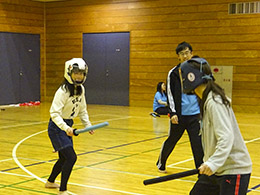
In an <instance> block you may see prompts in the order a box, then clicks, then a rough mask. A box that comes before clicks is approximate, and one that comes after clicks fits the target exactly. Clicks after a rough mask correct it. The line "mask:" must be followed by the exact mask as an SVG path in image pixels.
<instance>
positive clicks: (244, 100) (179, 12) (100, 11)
mask: <svg viewBox="0 0 260 195" xmlns="http://www.w3.org/2000/svg"><path fill="white" fill-rule="evenodd" d="M2 2H5V3H2ZM11 2H12V3H11ZM243 2H250V1H249V0H245V1H243ZM229 3H236V1H234V0H216V1H214V2H211V1H208V0H200V1H193V0H183V1H177V0H114V1H111V0H70V1H64V2H51V3H39V2H33V1H29V0H24V1H22V0H14V1H8V0H3V1H1V3H0V5H2V4H5V7H4V6H1V7H0V12H1V13H2V14H1V18H2V20H1V21H0V28H1V30H3V31H12V32H13V31H15V32H19V31H22V32H28V31H29V32H30V33H32V31H33V32H34V33H40V34H41V37H42V40H43V41H42V51H41V54H42V56H41V58H42V60H41V62H42V77H41V78H42V82H41V84H42V86H41V92H42V94H41V99H42V101H51V100H52V98H53V95H54V92H55V91H56V89H57V87H58V86H59V84H60V82H61V80H62V77H63V68H64V62H65V61H66V60H67V59H69V58H72V57H82V34H83V33H98V32H102V33H103V32H126V31H129V32H130V70H129V72H130V81H129V86H130V89H129V90H130V91H129V101H130V102H129V103H130V106H145V107H151V108H152V101H153V96H154V93H155V91H156V84H157V83H158V82H159V81H165V80H166V77H167V73H168V71H169V70H170V69H171V68H172V67H173V66H175V65H176V64H177V63H178V60H177V56H176V54H175V48H176V46H177V44H178V43H180V42H182V41H187V42H189V43H191V44H192V46H193V49H194V54H195V55H199V56H201V57H205V58H206V59H207V60H208V61H209V63H210V64H211V65H214V66H233V91H232V105H233V108H234V110H235V111H236V112H260V105H259V97H260V91H259V90H258V89H259V87H260V81H259V80H260V66H259V62H260V59H259V58H260V40H259V32H260V25H259V23H260V15H259V14H234V15H233V14H231V15H230V14H229V13H228V6H229ZM14 6H15V7H17V8H19V9H18V11H17V9H14ZM23 7H26V8H27V9H26V8H23ZM3 8H4V11H3ZM44 22H45V23H44ZM17 23H18V24H17ZM44 32H46V34H44ZM44 36H46V39H45V38H44ZM45 41H46V53H45V50H44V48H45V47H44V43H45ZM45 59H46V61H44V60H45Z"/></svg>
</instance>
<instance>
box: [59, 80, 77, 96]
mask: <svg viewBox="0 0 260 195" xmlns="http://www.w3.org/2000/svg"><path fill="white" fill-rule="evenodd" d="M60 87H61V88H63V89H65V91H66V92H67V91H69V92H70V97H71V96H74V95H81V94H82V87H81V85H76V86H75V85H73V84H70V83H69V82H68V81H67V79H64V80H63V82H62V83H61V85H60Z"/></svg>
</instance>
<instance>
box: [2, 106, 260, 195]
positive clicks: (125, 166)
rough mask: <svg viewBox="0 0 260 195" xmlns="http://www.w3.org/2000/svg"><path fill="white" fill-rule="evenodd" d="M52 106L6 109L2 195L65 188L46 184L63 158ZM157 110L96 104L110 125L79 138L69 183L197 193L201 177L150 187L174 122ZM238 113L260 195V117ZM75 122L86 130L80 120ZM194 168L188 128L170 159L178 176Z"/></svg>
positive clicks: (92, 193)
mask: <svg viewBox="0 0 260 195" xmlns="http://www.w3.org/2000/svg"><path fill="white" fill-rule="evenodd" d="M49 107H50V104H48V103H44V104H41V105H40V106H31V107H7V108H5V110H4V109H1V111H0V132H1V138H0V148H1V152H0V194H15V195H21V194H23V195H24V194H26V195H35V194H57V189H46V188H44V183H43V182H44V181H46V179H47V177H48V176H49V174H50V171H51V169H52V166H53V164H54V163H55V162H56V159H57V153H53V152H52V150H53V149H52V146H51V143H50V141H49V138H48V135H47V132H46V129H47V124H48V120H49ZM150 111H151V109H149V108H141V107H138V108H137V107H121V106H101V105H88V112H89V116H90V120H91V122H92V124H97V123H100V122H104V121H108V122H109V126H108V127H105V128H102V129H98V130H96V131H95V134H94V135H90V134H89V133H84V134H81V135H79V136H78V137H74V148H75V150H76V153H77V154H78V160H77V162H76V165H75V166H74V169H73V172H72V175H71V177H70V180H69V184H68V190H69V192H70V194H78V195H85V194H86V195H99V194H102V195H119V194H131V195H140V194H146V195H167V194H171V195H172V194H176V195H182V194H189V191H190V189H191V188H192V186H193V184H194V183H195V181H196V176H190V177H185V178H182V179H178V180H173V181H167V182H162V183H159V184H153V185H149V186H144V185H143V180H145V179H149V178H153V177H157V176H163V175H165V174H162V173H159V172H157V169H156V166H155V163H156V161H157V158H158V155H159V152H160V148H161V145H162V143H163V141H164V140H165V139H166V138H167V133H168V126H169V120H168V118H167V117H166V116H161V117H157V118H153V117H152V116H150V115H149V113H150ZM236 116H237V120H238V122H239V126H240V129H241V132H242V134H243V137H244V139H245V142H246V143H247V147H248V150H249V152H250V155H251V158H252V161H253V172H252V177H251V180H250V185H249V188H250V189H249V192H248V194H249V195H254V194H256V195H260V155H259V151H258V150H259V148H260V133H259V128H260V115H259V114H240V113H236ZM74 127H76V128H81V127H82V126H81V123H80V120H79V119H76V120H75V126H74ZM193 168H194V164H193V160H192V154H191V150H190V144H189V140H188V136H187V134H186V133H185V134H184V135H183V137H182V138H181V140H180V141H179V142H178V144H177V146H176V147H175V149H174V151H173V153H172V154H171V155H170V157H169V159H168V162H167V171H168V174H172V173H177V172H181V171H186V170H189V169H193ZM59 180H60V177H58V178H57V182H59Z"/></svg>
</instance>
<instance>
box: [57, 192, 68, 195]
mask: <svg viewBox="0 0 260 195" xmlns="http://www.w3.org/2000/svg"><path fill="white" fill-rule="evenodd" d="M58 195H69V193H68V192H67V191H59V192H58Z"/></svg>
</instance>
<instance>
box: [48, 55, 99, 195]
mask: <svg viewBox="0 0 260 195" xmlns="http://www.w3.org/2000/svg"><path fill="white" fill-rule="evenodd" d="M87 72H88V67H87V64H86V62H85V61H84V60H83V59H82V58H73V59H71V60H69V61H67V62H66V63H65V71H64V81H63V83H62V84H61V85H60V87H59V89H58V90H57V91H56V93H55V96H54V99H53V102H52V105H51V108H50V116H51V118H50V121H49V125H48V135H49V138H50V140H51V143H52V145H53V148H54V150H55V151H58V155H59V159H58V161H57V162H56V163H55V165H54V166H53V169H52V172H51V174H50V176H49V178H48V180H47V182H46V184H45V187H46V188H59V193H58V194H60V195H61V194H62V195H66V194H68V193H67V182H68V179H69V177H70V174H71V171H72V168H73V166H74V164H75V162H76V160H77V155H76V153H75V151H74V148H73V142H72V136H73V135H74V134H73V128H72V125H73V118H75V117H76V116H79V117H80V119H81V122H82V123H83V125H84V126H85V127H89V126H91V122H90V121H89V116H88V112H87V106H86V99H85V89H84V87H83V85H82V84H83V83H84V82H85V80H86V77H87ZM93 133H94V132H93V131H90V134H93ZM60 173H61V183H60V186H59V185H58V184H56V183H54V181H55V179H56V177H57V176H58V175H59V174H60Z"/></svg>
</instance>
